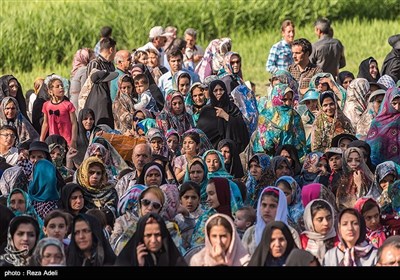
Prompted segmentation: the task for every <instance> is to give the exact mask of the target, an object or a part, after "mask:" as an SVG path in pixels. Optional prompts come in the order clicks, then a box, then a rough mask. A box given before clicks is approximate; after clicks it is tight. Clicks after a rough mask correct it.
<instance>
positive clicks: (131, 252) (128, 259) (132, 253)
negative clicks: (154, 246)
mask: <svg viewBox="0 0 400 280" xmlns="http://www.w3.org/2000/svg"><path fill="white" fill-rule="evenodd" d="M149 218H153V219H155V220H156V222H157V223H158V224H159V226H160V231H161V236H162V247H161V249H160V251H159V252H157V253H155V257H156V259H157V263H154V259H153V258H152V256H151V255H150V253H148V254H147V255H146V256H145V264H144V265H145V266H187V263H186V262H185V260H184V258H183V257H182V255H181V253H180V252H179V250H178V249H177V248H176V246H175V243H174V241H173V240H172V238H171V235H170V234H169V231H168V229H167V226H166V225H165V222H164V220H163V219H162V218H161V216H160V215H158V214H156V213H148V214H146V215H144V216H143V217H141V218H140V219H139V221H138V223H137V229H136V232H135V234H134V235H133V237H132V238H131V239H130V240H129V241H128V243H127V244H126V246H125V247H124V248H123V249H122V251H121V253H120V254H119V255H118V257H117V260H116V262H115V265H117V266H139V263H138V259H137V252H136V248H137V246H138V245H139V244H141V243H142V244H143V243H144V241H143V237H144V229H145V227H146V224H147V220H148V219H149Z"/></svg>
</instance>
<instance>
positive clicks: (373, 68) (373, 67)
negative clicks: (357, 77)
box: [369, 61, 378, 79]
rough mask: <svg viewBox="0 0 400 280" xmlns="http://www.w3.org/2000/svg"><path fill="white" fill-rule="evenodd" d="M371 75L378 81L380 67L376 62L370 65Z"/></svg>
mask: <svg viewBox="0 0 400 280" xmlns="http://www.w3.org/2000/svg"><path fill="white" fill-rule="evenodd" d="M369 73H370V74H371V76H372V78H374V79H376V76H377V75H378V65H377V64H376V62H375V61H374V62H371V63H370V64H369Z"/></svg>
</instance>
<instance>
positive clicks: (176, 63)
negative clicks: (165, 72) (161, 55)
mask: <svg viewBox="0 0 400 280" xmlns="http://www.w3.org/2000/svg"><path fill="white" fill-rule="evenodd" d="M168 63H169V66H170V67H171V71H172V72H173V73H176V72H178V71H179V70H182V58H181V57H180V56H171V57H170V58H169V61H168Z"/></svg>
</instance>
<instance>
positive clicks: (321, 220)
mask: <svg viewBox="0 0 400 280" xmlns="http://www.w3.org/2000/svg"><path fill="white" fill-rule="evenodd" d="M312 223H313V226H314V230H315V232H317V233H319V234H322V235H326V234H327V233H328V232H329V230H330V229H331V228H332V226H333V220H332V214H331V212H330V211H329V210H327V209H319V210H317V212H316V213H315V215H314V217H313V218H312Z"/></svg>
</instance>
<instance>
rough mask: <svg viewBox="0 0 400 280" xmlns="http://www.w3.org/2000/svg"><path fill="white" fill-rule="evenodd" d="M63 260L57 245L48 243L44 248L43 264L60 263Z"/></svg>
mask: <svg viewBox="0 0 400 280" xmlns="http://www.w3.org/2000/svg"><path fill="white" fill-rule="evenodd" d="M62 261H63V255H62V253H61V251H60V248H58V247H57V246H55V245H48V246H46V248H44V250H43V255H42V261H41V263H40V265H41V266H48V265H60V264H62Z"/></svg>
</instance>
